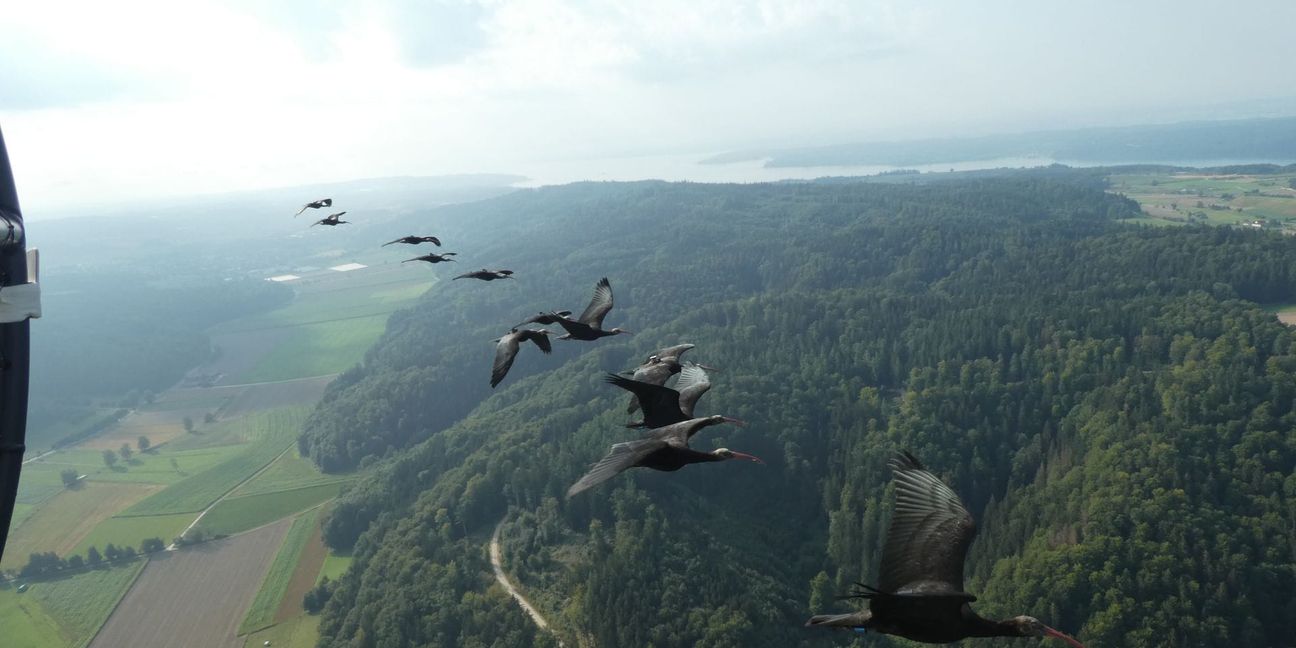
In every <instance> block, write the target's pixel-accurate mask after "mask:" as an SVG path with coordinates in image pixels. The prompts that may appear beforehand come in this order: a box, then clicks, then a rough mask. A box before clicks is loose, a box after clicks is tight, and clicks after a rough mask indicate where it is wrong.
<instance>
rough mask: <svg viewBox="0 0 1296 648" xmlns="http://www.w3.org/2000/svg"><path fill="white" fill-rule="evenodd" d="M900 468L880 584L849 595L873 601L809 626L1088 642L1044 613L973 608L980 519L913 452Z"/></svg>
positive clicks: (945, 639) (942, 638)
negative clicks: (966, 576)
mask: <svg viewBox="0 0 1296 648" xmlns="http://www.w3.org/2000/svg"><path fill="white" fill-rule="evenodd" d="M888 465H889V466H890V467H891V470H892V471H893V472H894V473H895V511H894V512H893V513H892V514H891V527H890V529H888V530H887V538H886V546H885V547H883V549H882V565H881V572H882V576H881V579H880V580H879V582H878V586H877V587H870V586H868V585H863V584H857V586H858V587H859V590H858V591H856V592H854V593H853V594H851V595H850V596H849V597H847V598H861V599H867V600H868V601H869V609H867V610H861V611H859V612H852V613H850V614H821V615H818V616H814V617H811V618H810V620H809V621H807V622H806V625H807V626H825V627H831V628H851V629H855V630H859V631H867V630H873V631H875V632H880V633H882V634H891V635H896V636H899V637H904V638H906V639H912V640H914V641H920V642H923V643H952V642H955V641H960V640H962V639H965V638H967V637H1055V638H1057V639H1061V640H1063V641H1065V642H1067V643H1068V644H1071V645H1072V646H1074V647H1075V648H1084V646H1083V645H1082V644H1081V643H1080V642H1079V641H1076V640H1075V639H1073V638H1071V637H1068V636H1067V635H1065V634H1063V633H1061V632H1058V631H1057V630H1054V629H1053V628H1050V627H1048V626H1046V625H1044V624H1043V623H1040V622H1039V620H1038V619H1035V618H1033V617H1028V616H1017V617H1013V618H1011V619H1007V620H1004V621H991V620H990V619H986V618H982V617H981V616H980V615H978V614H977V613H976V612H973V611H972V606H971V605H969V604H970V603H971V602H973V601H975V600H976V597H975V596H972V595H971V594H968V593H967V592H964V591H963V561H964V559H965V558H966V556H967V550H968V546H969V545H971V544H972V538H973V536H975V535H976V524H975V523H974V522H973V521H972V514H970V513H968V511H967V509H966V508H964V507H963V503H962V502H960V501H959V497H958V495H955V494H954V491H952V490H950V488H949V487H948V486H946V485H945V484H944V483H942V482H941V480H940V479H938V478H937V477H936V476H935V475H933V474H931V473H930V472H928V471H927V469H926V468H924V467H923V465H922V464H921V463H919V462H918V459H916V458H915V457H914V456H913V455H911V454H909V453H908V452H904V453H901V454H900V455H899V456H897V457H896V458H894V459H892V460H891V461H890V463H889V464H888Z"/></svg>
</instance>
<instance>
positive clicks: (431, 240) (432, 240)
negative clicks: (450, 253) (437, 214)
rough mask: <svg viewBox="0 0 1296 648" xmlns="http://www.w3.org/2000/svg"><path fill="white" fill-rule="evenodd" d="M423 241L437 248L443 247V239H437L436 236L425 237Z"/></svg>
mask: <svg viewBox="0 0 1296 648" xmlns="http://www.w3.org/2000/svg"><path fill="white" fill-rule="evenodd" d="M423 240H424V241H427V242H428V243H431V244H432V245H435V246H437V247H441V239H439V238H437V237H435V236H424V237H423Z"/></svg>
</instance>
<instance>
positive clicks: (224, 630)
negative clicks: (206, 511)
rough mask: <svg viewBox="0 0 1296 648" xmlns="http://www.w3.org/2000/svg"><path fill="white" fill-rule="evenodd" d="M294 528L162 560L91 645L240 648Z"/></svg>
mask: <svg viewBox="0 0 1296 648" xmlns="http://www.w3.org/2000/svg"><path fill="white" fill-rule="evenodd" d="M290 525H291V523H290V522H289V521H288V520H284V521H282V522H279V523H277V524H273V525H270V526H266V527H262V528H260V529H257V530H256V531H252V532H250V533H245V534H243V535H239V536H235V537H232V538H226V539H224V540H217V541H215V542H209V543H206V544H202V545H197V546H194V547H189V548H186V549H183V550H180V551H168V552H164V553H162V554H158V555H157V556H156V557H155V558H153V559H152V560H150V561H149V564H148V566H147V567H145V569H144V573H142V574H140V577H139V580H138V581H136V583H135V586H134V587H132V588H131V590H130V591H129V592H128V593H127V594H126V596H125V597H124V598H123V599H122V601H121V604H120V605H118V607H117V611H116V613H114V614H113V615H112V617H111V618H109V619H108V622H107V623H106V624H104V626H103V629H102V630H100V631H99V634H98V635H97V636H96V637H95V639H94V641H93V642H91V644H90V645H91V646H93V647H95V648H117V647H119V646H168V647H182V646H193V647H194V648H225V647H229V648H235V647H240V646H242V645H243V641H242V639H240V638H239V637H238V635H237V630H238V625H239V620H240V619H242V618H243V615H244V613H245V612H246V610H247V609H248V607H249V604H250V602H251V600H252V598H253V596H255V595H256V591H257V587H258V585H259V584H260V583H261V580H262V576H263V575H264V574H265V572H266V569H267V568H268V567H269V566H270V563H271V561H272V560H273V559H274V556H275V553H276V550H277V549H278V548H279V546H280V545H281V544H282V542H283V538H284V534H285V533H286V532H287V531H288V527H289V526H290ZM199 584H201V585H199Z"/></svg>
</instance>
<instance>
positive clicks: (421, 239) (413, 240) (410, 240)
mask: <svg viewBox="0 0 1296 648" xmlns="http://www.w3.org/2000/svg"><path fill="white" fill-rule="evenodd" d="M396 243H405V244H407V245H418V244H420V243H431V244H432V245H435V246H437V247H441V239H439V238H437V237H435V236H414V235H410V236H402V237H400V238H398V239H396V240H395V241H388V242H386V243H383V244H382V247H387V246H388V245H394V244H396Z"/></svg>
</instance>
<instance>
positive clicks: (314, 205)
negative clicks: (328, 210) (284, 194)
mask: <svg viewBox="0 0 1296 648" xmlns="http://www.w3.org/2000/svg"><path fill="white" fill-rule="evenodd" d="M332 206H333V199H332V198H320V199H319V200H312V201H311V202H308V203H306V204H305V205H302V208H301V209H298V210H297V213H296V214H293V218H296V217H298V216H301V213H302V212H304V211H306V210H307V209H319V208H321V207H332Z"/></svg>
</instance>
